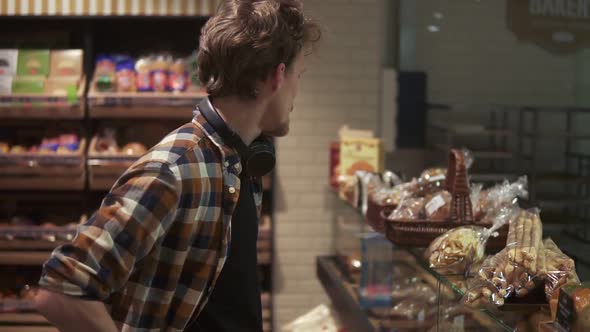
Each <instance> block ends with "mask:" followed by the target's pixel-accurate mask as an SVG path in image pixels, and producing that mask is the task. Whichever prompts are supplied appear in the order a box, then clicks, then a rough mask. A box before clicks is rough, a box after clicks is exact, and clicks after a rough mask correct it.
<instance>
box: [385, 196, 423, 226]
mask: <svg viewBox="0 0 590 332" xmlns="http://www.w3.org/2000/svg"><path fill="white" fill-rule="evenodd" d="M424 205H425V199H424V198H423V197H406V198H404V199H402V201H401V202H400V204H399V206H398V207H397V208H396V209H395V210H394V211H393V212H392V213H391V215H390V216H389V219H391V220H407V221H412V220H419V219H422V218H423V216H424Z"/></svg>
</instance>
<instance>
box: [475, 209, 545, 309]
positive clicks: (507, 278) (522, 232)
mask: <svg viewBox="0 0 590 332" xmlns="http://www.w3.org/2000/svg"><path fill="white" fill-rule="evenodd" d="M511 211H512V212H511V213H510V214H509V220H510V221H509V230H508V239H507V241H506V247H505V248H504V249H503V250H502V251H500V252H499V253H497V254H496V255H494V256H491V257H489V258H487V259H486V260H485V261H484V263H483V264H482V266H481V268H480V270H479V273H478V276H477V279H479V282H477V283H476V284H475V286H474V287H472V288H471V290H470V291H469V292H468V294H467V297H466V298H465V302H466V303H476V302H477V301H478V300H480V299H484V300H487V301H491V302H493V303H494V304H496V305H503V304H504V299H506V298H508V297H509V296H511V295H512V294H515V295H516V296H517V297H524V296H526V295H527V294H528V293H529V292H530V291H532V290H533V289H534V288H535V286H536V283H537V282H538V281H539V280H541V279H542V278H543V277H544V275H545V274H546V271H547V267H546V257H545V250H544V247H543V243H542V242H541V238H542V224H541V219H540V217H539V211H538V210H530V211H525V210H522V209H519V208H512V210H511Z"/></svg>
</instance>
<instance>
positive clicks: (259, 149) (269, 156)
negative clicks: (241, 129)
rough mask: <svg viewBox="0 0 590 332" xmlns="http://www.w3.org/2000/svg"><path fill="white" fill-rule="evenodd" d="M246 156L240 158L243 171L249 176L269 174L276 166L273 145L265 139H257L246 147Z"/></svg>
mask: <svg viewBox="0 0 590 332" xmlns="http://www.w3.org/2000/svg"><path fill="white" fill-rule="evenodd" d="M248 150H249V151H248V154H247V155H246V156H244V155H243V156H242V162H243V163H245V167H244V169H245V170H246V171H247V172H248V174H249V175H250V176H255V177H260V176H264V175H266V174H268V173H270V172H271V171H272V170H273V169H274V167H275V164H276V157H275V148H274V144H273V143H272V142H271V140H270V139H268V138H267V137H263V136H261V137H259V138H257V139H256V140H254V142H252V144H250V146H249V147H248Z"/></svg>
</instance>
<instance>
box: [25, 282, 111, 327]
mask: <svg viewBox="0 0 590 332" xmlns="http://www.w3.org/2000/svg"><path fill="white" fill-rule="evenodd" d="M35 308H36V309H37V311H38V312H39V313H40V314H42V315H43V316H45V318H47V320H48V321H49V322H50V323H51V324H53V325H54V326H55V327H57V328H58V329H59V330H60V331H61V332H79V331H85V332H116V331H118V329H117V326H116V325H115V322H114V321H113V319H112V318H111V316H110V315H109V313H108V312H107V309H106V308H105V306H104V304H103V303H102V302H99V301H87V300H82V299H80V298H76V297H72V296H68V295H64V294H60V293H56V292H52V291H48V290H45V289H40V290H39V293H37V296H36V297H35Z"/></svg>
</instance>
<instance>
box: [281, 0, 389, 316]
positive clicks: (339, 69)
mask: <svg viewBox="0 0 590 332" xmlns="http://www.w3.org/2000/svg"><path fill="white" fill-rule="evenodd" d="M381 1H383V0H307V1H305V6H306V10H307V12H308V13H309V14H310V15H311V16H312V17H314V18H316V19H317V20H318V21H319V22H320V23H321V24H322V26H323V28H324V35H323V41H322V43H321V45H320V47H319V49H318V52H317V53H315V54H314V55H312V56H310V57H309V58H308V60H307V62H308V63H307V67H308V72H307V73H306V74H305V75H304V78H303V79H302V82H301V85H300V91H299V96H298V99H297V102H296V104H295V110H294V112H293V114H292V118H291V133H290V134H289V136H288V137H286V138H282V139H279V140H278V144H277V154H278V166H277V185H276V194H275V195H276V196H275V199H276V202H277V205H278V206H277V208H276V214H275V216H276V218H275V223H274V227H275V243H276V248H275V251H276V261H275V272H274V280H275V281H274V282H275V289H274V292H275V297H274V313H275V322H276V326H277V327H280V326H282V325H284V324H285V323H287V322H289V321H291V320H292V319H294V318H296V317H298V316H299V315H301V314H303V313H305V312H307V311H308V310H310V309H311V308H313V307H315V306H316V305H318V304H321V303H329V299H328V298H327V297H326V295H325V293H324V291H323V289H322V287H321V285H320V283H319V281H318V280H317V278H316V273H315V257H316V256H318V255H326V254H330V252H331V248H332V241H331V240H332V237H331V236H332V234H331V229H332V225H331V221H332V212H331V210H330V208H329V199H330V198H331V197H330V196H329V195H330V193H329V192H328V169H329V167H328V154H329V150H328V149H329V143H330V141H332V140H334V139H336V137H337V130H338V128H340V126H342V125H343V124H350V125H352V126H354V127H358V128H365V129H373V130H375V129H376V127H377V119H378V113H377V112H378V101H379V80H380V77H379V67H380V60H381V54H382V49H381V47H382V45H379V44H380V42H379V41H380V40H381V39H380V38H381V33H382V32H381V31H380V29H381V25H380V21H379V20H380V16H381V10H380V8H382V6H383V4H382V2H381Z"/></svg>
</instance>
